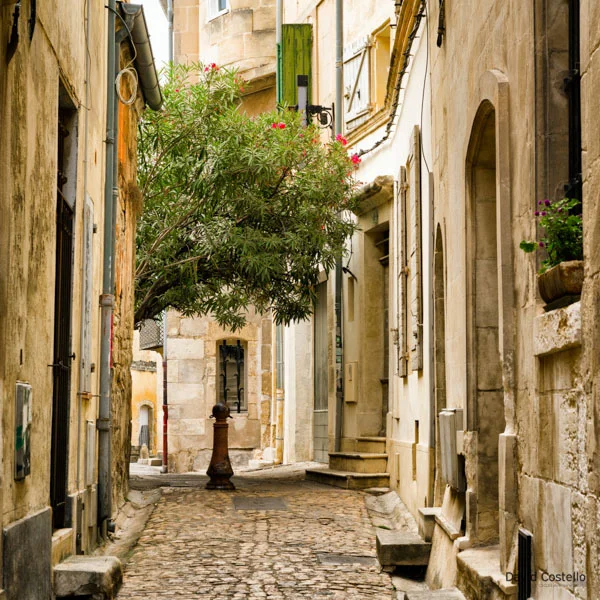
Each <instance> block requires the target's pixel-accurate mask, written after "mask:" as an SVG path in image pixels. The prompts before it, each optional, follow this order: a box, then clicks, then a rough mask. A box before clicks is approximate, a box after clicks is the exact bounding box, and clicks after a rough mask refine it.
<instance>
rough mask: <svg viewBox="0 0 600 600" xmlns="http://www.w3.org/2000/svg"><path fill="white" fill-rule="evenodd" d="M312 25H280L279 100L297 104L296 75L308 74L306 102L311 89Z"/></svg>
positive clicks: (309, 99) (293, 104)
mask: <svg viewBox="0 0 600 600" xmlns="http://www.w3.org/2000/svg"><path fill="white" fill-rule="evenodd" d="M311 59H312V25H310V24H301V25H282V30H281V101H282V102H283V103H284V104H286V105H287V106H296V105H297V104H298V83H297V77H298V75H308V102H309V104H310V103H311V91H312V69H311Z"/></svg>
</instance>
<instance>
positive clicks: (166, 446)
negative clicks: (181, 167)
mask: <svg viewBox="0 0 600 600" xmlns="http://www.w3.org/2000/svg"><path fill="white" fill-rule="evenodd" d="M167 21H168V22H169V63H171V64H173V63H174V62H175V60H174V56H173V35H174V34H173V0H167ZM162 359H163V456H162V467H161V470H160V471H161V473H168V472H169V396H168V384H167V374H168V363H167V311H166V310H165V311H164V312H163V356H162Z"/></svg>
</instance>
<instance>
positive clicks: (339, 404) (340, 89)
mask: <svg viewBox="0 0 600 600" xmlns="http://www.w3.org/2000/svg"><path fill="white" fill-rule="evenodd" d="M343 93H344V2H343V0H335V109H336V110H335V133H336V134H342V133H343V131H342V129H343V113H344V105H343ZM342 294H343V277H342V259H341V257H340V258H339V259H338V260H337V261H336V264H335V367H336V368H335V374H336V394H335V398H336V402H335V451H336V452H339V450H340V447H341V440H342V431H343V428H342V418H343V412H342V411H343V407H344V337H343V321H342V301H343V295H342Z"/></svg>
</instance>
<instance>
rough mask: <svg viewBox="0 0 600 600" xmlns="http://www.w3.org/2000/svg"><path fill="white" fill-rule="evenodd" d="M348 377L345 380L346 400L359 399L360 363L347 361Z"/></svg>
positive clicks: (354, 400) (355, 400)
mask: <svg viewBox="0 0 600 600" xmlns="http://www.w3.org/2000/svg"><path fill="white" fill-rule="evenodd" d="M345 367H346V368H345V371H346V377H345V381H344V400H345V401H346V402H357V401H358V363H357V362H347V363H346V365H345Z"/></svg>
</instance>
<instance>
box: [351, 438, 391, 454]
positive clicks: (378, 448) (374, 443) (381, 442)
mask: <svg viewBox="0 0 600 600" xmlns="http://www.w3.org/2000/svg"><path fill="white" fill-rule="evenodd" d="M385 442H386V438H384V437H359V438H356V450H357V451H358V452H385Z"/></svg>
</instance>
